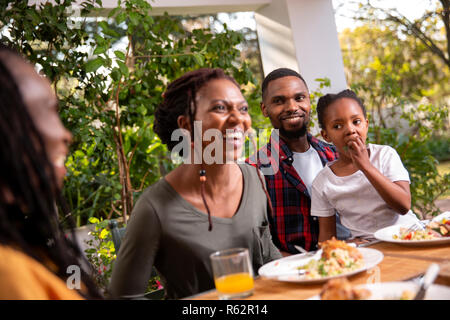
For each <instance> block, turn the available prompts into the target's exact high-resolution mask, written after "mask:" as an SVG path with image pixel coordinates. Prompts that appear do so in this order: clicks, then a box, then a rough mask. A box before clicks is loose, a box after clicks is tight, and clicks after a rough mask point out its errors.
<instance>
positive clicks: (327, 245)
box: [258, 238, 384, 284]
mask: <svg viewBox="0 0 450 320" xmlns="http://www.w3.org/2000/svg"><path fill="white" fill-rule="evenodd" d="M320 245H321V249H320V250H318V251H317V252H315V253H314V254H310V253H306V254H305V253H301V254H296V255H292V256H288V257H284V258H281V259H278V260H275V261H272V262H269V263H267V264H265V265H263V266H262V267H261V268H259V270H258V273H259V275H260V276H261V277H263V278H266V279H272V280H278V281H286V282H300V283H305V284H314V283H321V282H325V281H328V280H330V279H334V278H339V277H342V276H351V275H354V274H357V273H360V272H363V271H365V270H368V269H371V268H373V267H375V266H376V265H377V264H379V263H380V262H381V261H382V260H383V257H384V256H383V253H381V252H380V251H378V250H375V249H370V248H355V247H353V246H351V245H349V244H347V243H345V242H344V241H340V240H336V239H334V238H333V239H331V240H328V241H324V242H323V243H321V244H320Z"/></svg>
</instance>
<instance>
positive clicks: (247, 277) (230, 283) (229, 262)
mask: <svg viewBox="0 0 450 320" xmlns="http://www.w3.org/2000/svg"><path fill="white" fill-rule="evenodd" d="M210 258H211V263H212V268H213V274H214V283H215V284H216V290H217V292H218V293H219V299H221V300H228V299H242V298H245V297H248V296H250V295H252V294H253V287H254V284H253V268H252V264H251V263H250V256H249V254H248V249H244V248H234V249H227V250H221V251H216V252H214V253H213V254H211V255H210Z"/></svg>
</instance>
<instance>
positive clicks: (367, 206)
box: [311, 144, 418, 238]
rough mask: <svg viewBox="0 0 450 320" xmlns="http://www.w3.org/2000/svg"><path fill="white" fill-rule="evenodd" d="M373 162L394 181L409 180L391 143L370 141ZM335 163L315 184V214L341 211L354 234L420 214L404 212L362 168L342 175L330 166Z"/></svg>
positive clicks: (370, 234)
mask: <svg viewBox="0 0 450 320" xmlns="http://www.w3.org/2000/svg"><path fill="white" fill-rule="evenodd" d="M368 149H369V150H370V157H369V159H370V162H371V163H372V165H373V166H374V167H375V168H377V169H378V170H379V171H380V172H381V173H382V174H383V175H384V176H385V177H386V178H388V179H389V180H391V181H392V182H394V181H408V182H410V179H409V174H408V171H407V170H406V169H405V167H404V166H403V163H402V161H401V159H400V156H399V155H398V153H397V151H395V150H394V149H393V148H391V147H390V146H384V145H377V144H369V145H368ZM333 163H334V161H333V162H329V163H327V165H326V166H325V167H324V168H323V170H322V171H320V172H319V174H318V175H317V177H316V178H315V179H314V181H313V183H312V195H311V201H312V203H311V215H312V216H318V217H331V216H334V214H335V210H336V211H337V212H339V214H340V218H341V222H342V224H343V225H344V226H345V227H347V228H348V229H350V231H351V232H352V236H353V237H363V238H368V237H373V234H374V233H375V232H376V231H377V230H379V229H381V228H385V227H387V226H391V225H394V224H409V223H413V222H414V221H417V220H418V219H417V217H416V216H415V215H414V213H412V211H409V212H408V213H407V214H405V215H400V214H398V213H397V212H396V211H394V210H393V209H392V208H390V207H389V206H388V205H387V204H386V202H385V201H384V200H383V198H381V196H380V195H379V194H378V192H377V191H376V189H375V188H374V187H373V186H372V184H371V183H370V182H369V180H368V179H367V178H366V176H365V175H364V173H362V171H361V170H358V171H357V172H355V173H353V174H351V175H349V176H345V177H338V176H336V175H335V174H334V173H333V171H332V170H331V169H330V165H332V164H333Z"/></svg>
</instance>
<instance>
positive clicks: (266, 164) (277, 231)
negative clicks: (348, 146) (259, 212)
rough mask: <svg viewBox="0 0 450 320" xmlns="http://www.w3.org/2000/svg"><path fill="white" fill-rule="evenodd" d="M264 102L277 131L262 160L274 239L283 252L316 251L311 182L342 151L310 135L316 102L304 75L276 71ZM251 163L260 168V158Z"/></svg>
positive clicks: (342, 230) (264, 93)
mask: <svg viewBox="0 0 450 320" xmlns="http://www.w3.org/2000/svg"><path fill="white" fill-rule="evenodd" d="M262 98H263V101H262V103H261V110H262V112H263V114H264V116H265V117H269V118H270V122H271V123H272V125H273V127H274V128H275V129H277V130H274V131H273V132H272V134H271V137H270V141H269V143H268V144H267V145H265V146H264V147H262V148H261V149H260V150H259V151H258V158H257V159H258V161H257V165H258V168H260V169H261V171H262V173H263V174H264V176H265V180H266V185H267V191H268V193H269V196H270V199H271V202H272V207H273V212H272V216H271V217H269V220H270V227H271V232H272V238H273V241H274V243H275V245H276V246H277V247H278V248H279V249H280V250H281V252H282V253H283V252H284V253H286V252H287V253H298V250H297V249H295V247H294V245H299V246H301V247H303V248H304V249H306V250H308V251H309V250H315V249H317V240H318V236H319V223H318V220H317V217H312V216H311V215H310V211H311V189H310V188H311V183H312V181H313V180H314V178H315V176H316V175H317V173H318V172H319V171H320V170H321V169H322V168H323V166H324V165H325V163H327V162H328V161H333V160H335V159H336V158H337V156H338V154H337V151H336V149H335V147H334V146H332V145H330V144H327V143H325V142H322V141H320V140H318V139H316V138H315V137H313V136H312V135H311V134H310V133H308V131H307V129H308V124H309V121H310V114H311V103H310V97H309V91H308V88H307V86H306V82H305V80H304V79H303V78H302V76H301V75H300V74H298V73H297V72H295V71H293V70H290V69H286V68H281V69H277V70H274V71H272V72H271V73H270V74H268V75H267V77H266V78H265V79H264V81H263V84H262ZM247 163H249V164H252V165H256V163H255V158H254V156H252V157H250V158H249V159H247ZM337 221H338V222H337V226H336V227H337V231H338V238H340V239H345V238H348V237H349V236H350V232H349V231H348V229H346V228H344V227H343V226H342V225H341V224H340V222H339V220H338V219H337Z"/></svg>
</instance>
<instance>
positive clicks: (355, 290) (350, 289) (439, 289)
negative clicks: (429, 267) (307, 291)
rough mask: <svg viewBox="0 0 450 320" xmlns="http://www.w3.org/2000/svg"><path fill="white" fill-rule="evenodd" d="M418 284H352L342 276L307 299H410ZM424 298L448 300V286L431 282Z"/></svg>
mask: <svg viewBox="0 0 450 320" xmlns="http://www.w3.org/2000/svg"><path fill="white" fill-rule="evenodd" d="M418 290H419V284H417V283H415V282H412V281H405V282H400V281H399V282H379V283H372V284H361V285H356V286H353V285H351V283H350V282H349V281H348V280H347V279H346V278H345V277H344V278H339V279H332V280H330V281H328V282H327V283H326V284H325V285H324V286H323V288H322V291H321V292H320V294H318V295H315V296H313V297H311V298H309V299H308V300H412V299H414V297H415V295H416V293H417V291H418ZM424 299H425V300H450V287H447V286H442V285H437V284H432V285H431V286H430V287H429V288H428V290H427V292H426V294H425V298H424Z"/></svg>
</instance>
